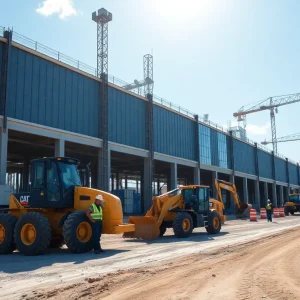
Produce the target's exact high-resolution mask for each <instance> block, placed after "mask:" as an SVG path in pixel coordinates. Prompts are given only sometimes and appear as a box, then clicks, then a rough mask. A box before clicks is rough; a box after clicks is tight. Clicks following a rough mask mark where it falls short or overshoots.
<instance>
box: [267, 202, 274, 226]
mask: <svg viewBox="0 0 300 300" xmlns="http://www.w3.org/2000/svg"><path fill="white" fill-rule="evenodd" d="M266 211H267V218H268V222H272V211H273V205H272V203H271V201H270V199H268V201H267V205H266Z"/></svg>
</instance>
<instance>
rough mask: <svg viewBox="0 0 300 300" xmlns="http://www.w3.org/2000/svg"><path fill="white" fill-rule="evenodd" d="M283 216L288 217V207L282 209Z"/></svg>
mask: <svg viewBox="0 0 300 300" xmlns="http://www.w3.org/2000/svg"><path fill="white" fill-rule="evenodd" d="M284 214H285V215H286V216H288V215H289V214H290V210H289V208H288V207H285V208H284Z"/></svg>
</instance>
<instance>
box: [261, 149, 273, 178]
mask: <svg viewBox="0 0 300 300" xmlns="http://www.w3.org/2000/svg"><path fill="white" fill-rule="evenodd" d="M257 156H258V168H259V176H261V177H264V178H269V179H273V170H272V165H273V162H272V155H271V154H270V153H267V152H265V151H263V150H260V149H257Z"/></svg>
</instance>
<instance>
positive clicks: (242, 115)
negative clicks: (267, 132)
mask: <svg viewBox="0 0 300 300" xmlns="http://www.w3.org/2000/svg"><path fill="white" fill-rule="evenodd" d="M296 102H300V93H296V94H289V95H283V96H274V97H269V98H267V99H266V100H263V101H261V102H259V103H258V104H255V105H253V106H252V107H250V108H249V109H244V107H241V108H240V109H239V110H238V111H237V112H235V113H234V114H233V116H234V117H237V118H238V121H239V122H240V121H245V120H246V115H248V114H251V113H255V112H259V111H263V110H269V111H270V118H271V132H272V144H273V151H274V153H275V154H277V140H276V125H275V112H276V113H277V112H278V109H277V108H278V107H279V106H283V105H288V104H292V103H296Z"/></svg>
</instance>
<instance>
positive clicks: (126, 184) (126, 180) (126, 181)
mask: <svg viewBox="0 0 300 300" xmlns="http://www.w3.org/2000/svg"><path fill="white" fill-rule="evenodd" d="M125 189H126V190H127V189H128V179H127V174H125Z"/></svg>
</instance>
